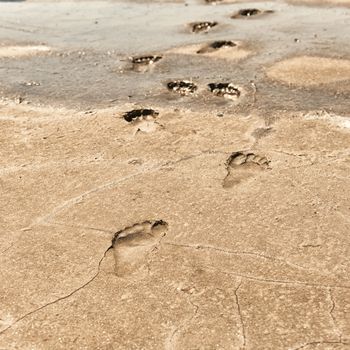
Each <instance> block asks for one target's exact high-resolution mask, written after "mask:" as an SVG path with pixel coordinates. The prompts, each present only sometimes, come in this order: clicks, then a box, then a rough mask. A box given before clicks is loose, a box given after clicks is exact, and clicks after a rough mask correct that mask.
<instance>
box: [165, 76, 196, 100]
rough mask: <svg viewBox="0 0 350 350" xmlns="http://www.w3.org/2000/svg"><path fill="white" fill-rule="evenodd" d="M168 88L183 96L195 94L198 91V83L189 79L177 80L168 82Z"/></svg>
mask: <svg viewBox="0 0 350 350" xmlns="http://www.w3.org/2000/svg"><path fill="white" fill-rule="evenodd" d="M167 87H168V90H170V91H174V92H177V93H179V94H180V95H182V96H187V95H190V94H193V93H194V92H195V91H197V89H198V88H197V85H196V84H194V83H192V82H191V81H189V80H175V81H171V82H169V83H168V84H167Z"/></svg>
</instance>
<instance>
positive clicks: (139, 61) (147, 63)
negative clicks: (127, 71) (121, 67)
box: [129, 55, 163, 73]
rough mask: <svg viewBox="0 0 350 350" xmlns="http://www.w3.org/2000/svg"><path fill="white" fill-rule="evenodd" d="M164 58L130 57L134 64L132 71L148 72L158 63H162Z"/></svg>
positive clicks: (152, 56) (150, 56)
mask: <svg viewBox="0 0 350 350" xmlns="http://www.w3.org/2000/svg"><path fill="white" fill-rule="evenodd" d="M162 58H163V57H162V56H154V55H149V56H136V57H130V58H129V59H130V61H131V63H132V69H133V70H134V71H136V72H142V73H144V72H146V71H148V70H150V68H151V67H153V65H154V64H155V63H157V62H158V61H160V60H161V59H162Z"/></svg>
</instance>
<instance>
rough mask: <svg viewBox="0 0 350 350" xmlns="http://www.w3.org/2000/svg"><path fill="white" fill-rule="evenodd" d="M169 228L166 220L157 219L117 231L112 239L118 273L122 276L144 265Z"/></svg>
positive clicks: (116, 271)
mask: <svg viewBox="0 0 350 350" xmlns="http://www.w3.org/2000/svg"><path fill="white" fill-rule="evenodd" d="M167 230H168V224H167V223H166V222H164V221H163V220H156V221H144V222H142V223H139V224H135V225H133V226H130V227H127V228H125V229H124V230H122V231H119V232H117V233H116V234H115V235H114V238H113V241H112V247H113V252H114V259H115V273H116V275H118V276H121V277H122V276H125V275H127V274H131V273H133V272H135V271H136V270H138V269H140V268H141V267H142V266H144V265H145V264H146V257H147V255H148V254H150V253H151V252H152V251H154V250H155V249H157V246H158V245H159V243H160V241H161V239H162V238H163V237H164V236H165V235H166V232H167Z"/></svg>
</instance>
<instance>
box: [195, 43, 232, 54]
mask: <svg viewBox="0 0 350 350" xmlns="http://www.w3.org/2000/svg"><path fill="white" fill-rule="evenodd" d="M235 46H237V44H236V43H234V42H233V41H231V40H218V41H214V42H212V43H210V44H208V45H205V46H204V47H202V48H201V49H200V50H198V51H197V53H198V54H203V53H211V52H215V51H218V50H220V49H227V48H231V47H235Z"/></svg>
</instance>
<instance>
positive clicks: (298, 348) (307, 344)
mask: <svg viewBox="0 0 350 350" xmlns="http://www.w3.org/2000/svg"><path fill="white" fill-rule="evenodd" d="M320 344H343V345H347V344H349V343H348V342H342V341H313V342H309V343H305V344H303V345H301V346H299V347H297V348H293V349H291V350H300V349H304V348H306V347H307V346H310V345H320Z"/></svg>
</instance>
